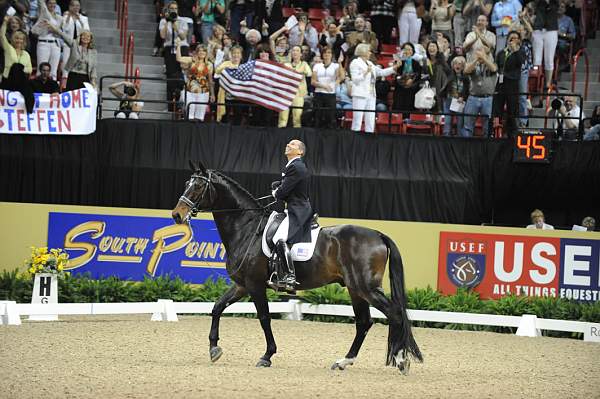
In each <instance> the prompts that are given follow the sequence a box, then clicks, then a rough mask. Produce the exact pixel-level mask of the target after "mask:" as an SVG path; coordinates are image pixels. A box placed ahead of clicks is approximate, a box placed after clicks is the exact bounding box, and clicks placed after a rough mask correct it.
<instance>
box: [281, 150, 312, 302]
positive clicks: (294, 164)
mask: <svg viewBox="0 0 600 399" xmlns="http://www.w3.org/2000/svg"><path fill="white" fill-rule="evenodd" d="M305 153H306V146H305V145H304V143H303V142H302V141H300V140H291V141H290V142H289V143H288V144H287V145H286V146H285V156H286V157H287V159H288V162H287V164H286V165H285V170H284V172H283V173H282V176H283V178H282V179H281V182H274V183H273V184H272V188H273V193H272V194H273V197H275V199H277V200H283V201H285V202H286V207H287V210H288V218H289V228H288V236H287V241H283V240H279V241H278V242H277V243H276V244H275V247H276V250H277V255H278V256H279V259H281V261H282V262H283V263H285V264H286V265H287V274H286V275H285V276H284V277H283V278H282V279H281V280H280V282H281V283H283V284H285V286H286V288H287V289H291V290H293V289H294V288H295V285H296V284H298V283H297V282H296V272H295V269H294V261H293V260H292V255H291V253H290V248H291V246H292V245H293V244H296V243H299V242H310V224H311V216H312V207H311V206H310V201H309V199H308V180H309V177H310V175H309V174H308V170H307V169H306V165H305V164H304V161H303V160H302V157H303V156H304V154H305Z"/></svg>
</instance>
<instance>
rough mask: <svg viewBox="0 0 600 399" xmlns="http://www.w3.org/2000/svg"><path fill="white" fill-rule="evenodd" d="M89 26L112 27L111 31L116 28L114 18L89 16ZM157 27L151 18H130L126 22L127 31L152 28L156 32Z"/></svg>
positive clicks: (97, 27) (98, 27)
mask: <svg viewBox="0 0 600 399" xmlns="http://www.w3.org/2000/svg"><path fill="white" fill-rule="evenodd" d="M90 26H91V27H93V28H94V31H95V30H96V29H112V30H113V31H114V30H115V29H116V28H117V21H116V19H91V18H90ZM157 28H158V24H157V23H156V22H154V21H153V20H145V19H144V20H139V21H136V20H134V21H132V20H131V19H130V20H129V21H128V22H127V31H128V32H131V31H134V32H135V31H138V30H140V31H142V30H143V31H147V30H152V31H155V32H156V29H157Z"/></svg>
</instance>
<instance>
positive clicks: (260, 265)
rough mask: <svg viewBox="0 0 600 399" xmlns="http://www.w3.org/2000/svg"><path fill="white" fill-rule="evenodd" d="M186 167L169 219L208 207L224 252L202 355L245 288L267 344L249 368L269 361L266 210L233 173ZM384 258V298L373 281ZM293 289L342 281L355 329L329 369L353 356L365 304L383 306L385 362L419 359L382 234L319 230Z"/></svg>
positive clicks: (216, 352)
mask: <svg viewBox="0 0 600 399" xmlns="http://www.w3.org/2000/svg"><path fill="white" fill-rule="evenodd" d="M192 167H193V170H194V173H193V174H192V176H191V178H190V180H189V181H188V182H187V183H186V188H185V191H184V193H183V195H182V196H181V197H180V198H179V201H178V203H177V206H176V207H175V209H174V210H173V212H172V216H173V219H174V220H175V222H176V223H186V222H187V221H188V220H189V218H190V217H191V216H192V214H194V213H195V211H197V210H205V211H211V212H213V217H214V220H215V224H216V226H217V229H218V230H219V234H220V236H221V239H222V241H223V244H224V246H225V249H226V251H227V264H226V268H227V272H228V273H229V276H230V277H231V280H232V282H233V285H232V287H231V288H230V289H229V290H228V291H227V292H226V293H225V294H224V295H223V296H222V297H221V298H219V300H218V301H217V302H216V303H215V306H214V308H213V311H212V314H211V315H212V324H211V328H210V334H209V342H210V350H209V353H210V358H211V361H213V362H215V361H217V360H218V359H219V358H220V357H221V355H222V354H223V351H222V349H221V348H220V347H219V346H217V342H218V340H219V320H220V318H221V314H222V313H223V311H224V310H225V308H226V307H227V306H229V305H231V304H232V303H234V302H236V301H238V300H239V299H240V298H242V297H244V296H246V295H250V298H251V300H252V301H253V302H254V305H255V306H256V312H257V315H258V319H259V320H260V325H261V327H262V329H263V331H264V334H265V338H266V341H267V350H266V352H265V354H264V355H263V356H262V357H261V358H260V360H259V361H258V363H257V365H256V366H257V367H269V366H270V365H271V357H272V356H273V355H274V354H275V352H277V346H276V344H275V339H274V338H273V333H272V331H271V317H270V314H269V305H268V302H267V294H266V290H267V284H266V282H267V280H268V278H269V270H268V259H267V257H266V256H265V255H264V254H263V252H262V249H261V242H260V241H261V236H262V231H263V229H264V224H265V222H266V220H267V217H268V213H269V212H268V211H267V210H266V209H265V208H264V207H263V206H261V204H260V203H259V201H258V200H257V199H255V198H254V197H253V196H252V195H251V194H250V193H249V192H248V191H246V190H245V189H244V188H243V187H242V186H240V184H239V183H237V182H236V181H234V180H233V179H231V178H229V177H227V176H225V175H223V174H222V173H220V172H217V171H214V170H207V169H205V168H204V166H202V165H199V166H197V167H196V166H194V165H192ZM388 260H389V267H390V270H389V276H390V286H391V299H390V298H388V297H387V296H386V295H385V294H384V292H383V289H382V288H381V282H382V279H383V275H384V271H385V266H386V263H387V262H388ZM296 276H297V279H298V281H299V282H300V285H299V286H298V289H299V290H306V289H311V288H316V287H320V286H323V285H326V284H330V283H336V282H337V283H340V284H342V285H345V286H346V287H347V288H348V292H349V293H350V297H351V299H352V307H353V309H354V314H355V319H356V336H355V337H354V341H353V342H352V346H351V347H350V350H349V351H348V353H347V354H346V356H345V358H343V359H340V360H338V361H336V362H335V363H334V364H333V366H332V369H340V370H343V369H344V368H345V367H346V366H348V365H351V364H353V363H354V361H355V359H356V356H357V355H358V351H359V350H360V347H361V345H362V343H363V341H364V339H365V336H366V335H367V332H368V331H369V329H370V328H371V326H372V325H373V321H372V320H371V315H370V311H369V305H372V306H374V307H375V308H377V309H379V310H380V311H381V312H382V313H384V314H385V315H386V317H387V319H388V323H389V335H388V347H387V359H386V365H392V366H397V367H398V368H399V369H400V371H401V372H402V373H403V374H407V373H408V370H409V366H410V359H411V357H412V358H415V359H417V360H419V361H422V360H423V357H422V355H421V351H420V350H419V347H418V346H417V344H416V342H415V339H414V337H413V334H412V331H411V324H410V320H409V319H408V315H407V313H406V303H407V300H406V290H405V287H404V271H403V266H402V259H401V257H400V253H399V251H398V248H397V247H396V244H394V242H393V241H392V240H391V239H390V238H389V237H388V236H386V235H385V234H383V233H381V232H379V231H376V230H372V229H368V228H364V227H360V226H354V225H340V226H332V227H324V228H323V229H321V232H320V234H319V238H318V241H317V246H316V248H315V251H314V255H313V257H312V258H311V259H310V260H309V261H306V262H296Z"/></svg>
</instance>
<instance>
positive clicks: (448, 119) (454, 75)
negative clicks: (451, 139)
mask: <svg viewBox="0 0 600 399" xmlns="http://www.w3.org/2000/svg"><path fill="white" fill-rule="evenodd" d="M465 65H466V60H465V57H462V56H459V57H455V58H454V59H453V60H452V72H451V73H450V76H449V77H448V86H447V96H446V101H445V102H444V115H445V121H444V136H449V135H450V130H451V129H452V115H453V114H461V113H462V110H456V109H454V110H451V108H453V107H452V102H453V101H454V102H455V103H458V104H460V105H461V106H462V107H464V105H465V103H466V101H467V98H468V97H469V79H468V78H467V76H466V75H465V74H464V70H465ZM463 126H464V117H463V116H462V115H456V131H457V132H458V134H460V132H461V131H462V130H463Z"/></svg>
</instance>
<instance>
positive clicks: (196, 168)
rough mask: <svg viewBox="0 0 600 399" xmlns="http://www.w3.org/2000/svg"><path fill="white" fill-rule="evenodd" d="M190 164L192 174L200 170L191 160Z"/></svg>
mask: <svg viewBox="0 0 600 399" xmlns="http://www.w3.org/2000/svg"><path fill="white" fill-rule="evenodd" d="M188 162H189V163H190V168H191V169H192V172H195V171H197V170H198V167H197V166H196V165H194V162H193V161H192V160H191V159H190V160H189V161H188Z"/></svg>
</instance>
